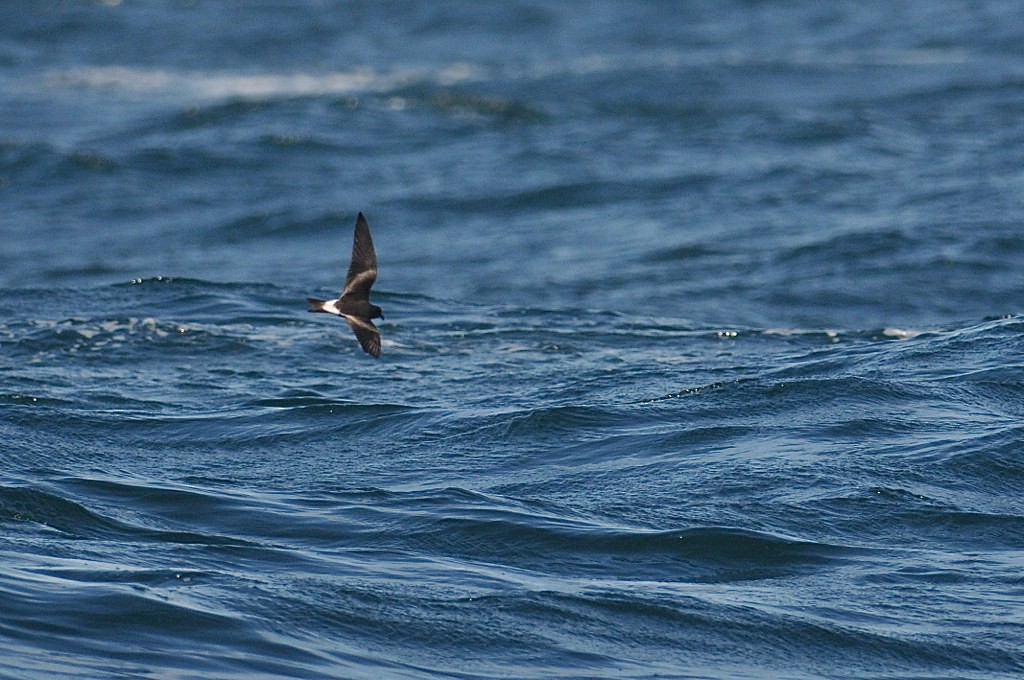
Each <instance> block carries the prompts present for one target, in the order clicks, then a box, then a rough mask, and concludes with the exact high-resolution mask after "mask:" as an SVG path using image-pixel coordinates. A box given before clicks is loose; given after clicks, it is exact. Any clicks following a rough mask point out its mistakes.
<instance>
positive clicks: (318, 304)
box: [306, 298, 327, 312]
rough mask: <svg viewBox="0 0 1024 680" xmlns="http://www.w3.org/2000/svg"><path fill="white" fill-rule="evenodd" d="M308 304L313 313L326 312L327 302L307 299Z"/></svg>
mask: <svg viewBox="0 0 1024 680" xmlns="http://www.w3.org/2000/svg"><path fill="white" fill-rule="evenodd" d="M306 302H308V303H309V311H311V312H322V311H324V303H325V302H327V300H317V299H316V298H306Z"/></svg>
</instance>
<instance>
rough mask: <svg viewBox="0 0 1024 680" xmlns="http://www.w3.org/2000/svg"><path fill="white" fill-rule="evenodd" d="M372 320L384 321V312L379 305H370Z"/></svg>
mask: <svg viewBox="0 0 1024 680" xmlns="http://www.w3.org/2000/svg"><path fill="white" fill-rule="evenodd" d="M370 318H371V319H383V318H384V310H383V309H381V308H380V307H378V306H377V305H370Z"/></svg>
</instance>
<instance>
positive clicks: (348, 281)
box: [307, 213, 384, 357]
mask: <svg viewBox="0 0 1024 680" xmlns="http://www.w3.org/2000/svg"><path fill="white" fill-rule="evenodd" d="M376 280H377V253H376V252H375V251H374V250H373V240H372V239H371V238H370V225H368V224H367V223H366V218H365V217H363V213H359V217H357V218H356V233H355V237H354V238H353V240H352V263H351V264H350V265H349V266H348V276H346V277H345V289H344V290H342V291H341V295H339V296H338V299H337V300H318V299H316V298H307V300H308V301H309V311H311V312H325V313H327V314H336V315H337V316H342V317H345V321H348V325H349V327H350V328H352V332H354V333H355V334H356V339H357V340H359V344H360V345H361V346H362V348H363V349H364V350H366V352H367V353H368V354H371V355H373V356H374V357H379V356H380V331H379V330H377V327H376V326H374V325H373V321H371V320H370V319H377V318H380V319H383V318H384V312H383V310H381V308H380V307H378V306H377V305H375V304H373V303H371V302H370V286H372V285H373V282H374V281H376Z"/></svg>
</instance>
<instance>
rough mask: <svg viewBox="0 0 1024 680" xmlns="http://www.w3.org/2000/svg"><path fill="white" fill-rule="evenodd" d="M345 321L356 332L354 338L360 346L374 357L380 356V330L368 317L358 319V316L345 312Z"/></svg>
mask: <svg viewBox="0 0 1024 680" xmlns="http://www.w3.org/2000/svg"><path fill="white" fill-rule="evenodd" d="M344 317H345V321H348V325H349V328H351V329H352V332H353V333H355V334H356V340H358V341H359V344H360V346H362V348H363V349H364V350H365V351H366V352H367V353H368V354H371V355H373V356H374V357H375V358H376V357H379V356H380V331H379V330H377V327H376V326H374V325H373V322H372V321H370V320H369V319H360V318H359V317H358V316H351V315H349V314H345V315H344Z"/></svg>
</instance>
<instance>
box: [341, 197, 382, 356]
mask: <svg viewBox="0 0 1024 680" xmlns="http://www.w3.org/2000/svg"><path fill="white" fill-rule="evenodd" d="M376 280H377V252H376V251H375V250H374V249H373V239H371V238H370V225H369V224H367V223H366V218H365V217H363V213H359V217H357V218H356V233H355V236H354V237H353V239H352V263H351V264H350V265H349V266H348V276H346V277H345V289H344V290H343V291H341V296H340V297H348V298H350V299H353V300H360V299H361V300H368V299H369V297H370V286H372V285H373V282H374V281H376ZM349 323H351V321H350V322H349ZM367 351H369V350H367Z"/></svg>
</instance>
